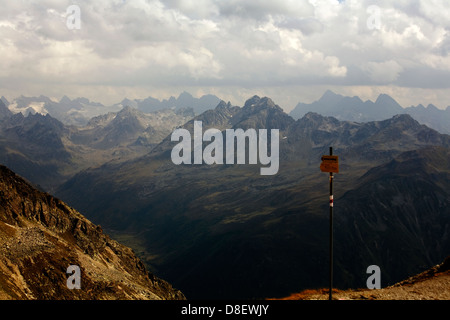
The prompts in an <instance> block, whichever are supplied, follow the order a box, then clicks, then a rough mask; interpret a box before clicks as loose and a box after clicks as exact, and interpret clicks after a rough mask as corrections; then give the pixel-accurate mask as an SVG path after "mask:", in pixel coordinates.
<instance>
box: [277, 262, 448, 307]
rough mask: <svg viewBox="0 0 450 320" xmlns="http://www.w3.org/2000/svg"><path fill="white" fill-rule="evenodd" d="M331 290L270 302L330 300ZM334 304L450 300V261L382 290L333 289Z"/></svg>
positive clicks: (301, 294)
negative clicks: (342, 302)
mask: <svg viewBox="0 0 450 320" xmlns="http://www.w3.org/2000/svg"><path fill="white" fill-rule="evenodd" d="M328 292H329V289H328V288H327V289H307V290H303V291H301V292H299V293H293V294H291V295H290V296H288V297H284V298H281V299H270V300H328V298H329V297H328ZM332 296H333V300H450V257H447V258H446V259H445V261H444V262H443V263H441V264H439V265H437V266H434V267H432V268H431V269H429V270H427V271H424V272H422V273H420V274H417V275H415V276H413V277H410V278H408V279H406V280H403V281H401V282H399V283H396V284H394V285H392V286H389V287H386V288H382V289H372V290H371V289H349V290H339V289H333V295H332Z"/></svg>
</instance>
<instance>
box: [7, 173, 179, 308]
mask: <svg viewBox="0 0 450 320" xmlns="http://www.w3.org/2000/svg"><path fill="white" fill-rule="evenodd" d="M70 265H77V266H79V268H80V270H81V277H80V280H81V288H80V289H69V288H68V287H67V279H68V277H69V274H67V273H66V272H67V268H68V267H69V266H70ZM0 299H2V300H4V299H20V300H22V299H39V300H41V299H51V300H53V299H76V300H78V299H83V300H88V299H152V300H161V299H163V300H166V299H184V295H183V294H182V293H181V292H180V291H178V290H176V289H174V288H172V286H171V285H170V284H169V283H167V282H166V281H164V280H162V279H159V278H158V277H156V276H155V275H153V274H151V273H149V272H147V270H146V268H145V267H144V264H143V263H142V262H141V261H140V260H139V259H138V258H137V257H136V256H135V254H134V252H133V251H132V250H131V249H130V248H128V247H125V246H123V245H121V244H119V243H118V242H116V241H114V240H112V239H110V238H109V236H107V235H106V234H104V233H103V232H102V229H101V227H100V226H97V225H94V224H93V223H91V222H90V221H89V220H87V219H86V218H85V217H84V216H82V215H81V214H80V213H79V212H77V211H75V210H74V209H72V208H70V207H69V206H67V205H66V204H65V203H63V202H62V201H60V200H58V199H56V198H54V197H52V196H51V195H49V194H47V193H42V192H39V191H37V190H36V189H34V188H33V187H32V186H31V185H30V184H28V183H27V182H26V181H25V180H23V179H22V178H21V177H19V176H17V175H16V174H15V173H14V172H12V171H10V170H9V169H8V168H6V167H4V166H0Z"/></svg>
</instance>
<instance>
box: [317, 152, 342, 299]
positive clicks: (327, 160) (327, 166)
mask: <svg viewBox="0 0 450 320" xmlns="http://www.w3.org/2000/svg"><path fill="white" fill-rule="evenodd" d="M320 171H322V172H329V173H330V291H329V294H328V299H329V300H331V299H332V297H333V294H332V290H333V178H334V176H333V173H338V172H339V158H338V156H333V147H330V155H329V156H322V163H321V164H320Z"/></svg>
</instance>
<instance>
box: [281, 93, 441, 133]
mask: <svg viewBox="0 0 450 320" xmlns="http://www.w3.org/2000/svg"><path fill="white" fill-rule="evenodd" d="M308 112H316V113H319V114H321V115H324V116H332V117H335V118H336V119H338V120H348V121H357V122H367V121H378V120H384V119H387V118H390V117H392V116H394V115H397V114H409V115H411V116H412V117H413V118H414V119H415V120H417V121H418V122H420V123H422V124H425V125H427V126H428V127H430V128H433V129H435V130H437V131H439V132H441V133H445V134H450V106H448V107H447V109H445V110H441V109H438V108H437V107H436V106H434V105H433V104H429V105H428V106H427V107H424V106H423V105H422V104H419V105H417V106H410V107H407V108H403V107H402V106H400V105H399V104H398V103H397V102H396V101H395V100H394V99H393V98H392V97H390V96H389V95H387V94H380V95H379V96H378V98H377V99H376V101H375V102H373V101H370V100H367V101H363V100H361V98H359V97H357V96H354V97H348V96H342V95H340V94H336V93H334V92H332V91H331V90H327V91H326V92H325V93H324V94H323V96H322V97H321V98H320V99H319V100H317V101H314V102H312V103H301V102H300V103H298V104H297V105H296V106H295V108H294V109H293V110H292V111H291V112H290V113H289V115H290V116H292V117H293V118H294V119H299V118H301V117H303V116H304V115H305V114H306V113H308Z"/></svg>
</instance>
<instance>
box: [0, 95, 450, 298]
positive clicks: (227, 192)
mask: <svg viewBox="0 0 450 320" xmlns="http://www.w3.org/2000/svg"><path fill="white" fill-rule="evenodd" d="M189 96H190V95H188V94H181V95H180V97H179V98H178V99H176V98H173V99H172V98H171V99H169V100H163V101H160V103H159V104H158V103H157V102H156V101H153V100H152V99H147V100H148V101H147V102H145V103H144V100H146V99H144V100H127V99H126V100H124V101H122V103H120V104H116V105H115V106H114V108H112V109H109V108H106V109H105V107H104V106H101V105H100V104H95V103H91V102H89V101H88V100H87V99H86V100H85V99H83V98H79V99H78V100H77V99H75V100H77V101H78V102H79V103H80V104H81V107H79V109H76V108H75V107H73V108H72V107H70V108H66V111H64V112H65V114H66V115H69V114H71V115H73V114H74V110H78V111H79V112H80V114H84V116H83V117H82V121H81V120H80V121H78V122H77V125H73V124H74V122H71V121H72V120H66V122H64V121H61V119H63V118H62V117H61V118H59V119H58V118H57V117H56V115H55V113H54V112H53V113H52V112H51V110H52V109H51V107H50V106H51V105H52V100H51V99H49V101H50V102H49V101H48V100H46V98H45V97H43V96H41V97H40V98H39V99H40V101H41V102H39V103H38V102H36V101H35V100H36V99H34V98H33V99H31V98H30V99H29V100H27V99H25V98H23V99H22V100H20V99H19V101H14V102H13V103H12V104H11V103H9V102H8V101H7V100H6V99H5V98H4V97H2V99H1V100H0V163H2V164H5V165H7V166H8V167H10V168H11V169H13V171H15V172H17V173H18V174H20V175H21V176H23V177H25V178H26V179H27V180H29V181H30V182H31V183H32V184H34V185H35V186H37V187H38V188H40V189H41V190H44V191H47V192H50V193H52V194H55V195H56V196H57V197H58V198H60V199H62V200H63V201H64V202H65V203H68V204H69V205H70V206H72V207H74V208H76V209H77V210H78V211H80V212H83V214H84V215H86V217H87V218H88V219H89V220H90V221H92V222H93V223H96V224H98V225H101V227H102V228H103V230H105V232H106V233H107V234H109V235H110V236H111V237H112V238H114V239H115V240H117V241H119V242H120V243H123V244H125V245H127V246H128V247H131V248H133V250H135V252H136V255H137V256H138V257H139V258H140V259H141V260H142V261H143V263H144V264H145V266H146V268H148V270H150V271H151V272H152V273H154V274H157V275H158V276H160V277H162V278H164V279H166V280H167V281H169V283H171V284H173V285H174V286H175V287H177V288H180V289H181V291H182V292H183V293H184V294H186V296H187V297H188V298H208V299H209V298H234V299H236V298H245V299H248V298H264V297H274V296H280V297H281V296H286V295H287V294H289V293H291V292H298V291H299V290H301V289H304V288H311V287H324V286H326V285H327V274H328V257H327V254H328V210H327V208H328V176H327V174H324V173H322V172H320V170H319V164H320V158H321V156H322V155H323V154H327V153H328V150H329V147H330V146H332V147H333V149H334V153H335V154H336V155H339V163H340V172H339V173H338V174H336V176H335V180H334V181H335V195H334V199H335V217H336V218H335V219H336V221H335V224H336V230H335V237H336V238H335V239H336V241H335V248H336V249H335V250H336V253H335V259H336V261H335V266H336V271H335V281H336V286H339V287H342V288H351V287H361V286H364V285H365V280H366V278H367V274H366V273H365V271H366V268H367V266H368V265H372V264H377V265H379V266H380V267H381V269H382V272H383V274H382V279H384V280H383V281H385V283H384V284H391V283H394V282H396V281H399V280H402V279H404V278H406V277H408V276H410V275H411V274H415V273H417V272H420V271H422V270H425V268H427V267H429V266H431V265H434V264H436V263H437V262H439V261H441V260H442V259H443V258H444V257H445V256H447V255H448V254H449V250H450V248H449V243H450V239H449V234H450V233H449V224H450V222H449V218H448V217H449V216H450V215H449V207H450V194H449V191H448V190H450V188H449V187H450V186H449V185H448V181H450V179H448V178H449V176H448V175H449V172H450V169H449V167H448V165H449V163H450V161H448V160H449V159H450V154H449V149H450V136H449V135H446V134H442V133H440V132H438V131H436V130H434V129H431V128H430V127H429V126H426V125H424V124H421V123H420V122H419V121H417V120H415V119H414V118H413V117H412V116H411V115H409V114H406V113H404V112H400V111H403V110H405V109H403V108H401V107H400V106H399V105H398V104H397V103H396V102H395V101H394V100H393V99H392V98H390V97H389V96H387V95H381V96H380V97H379V98H378V99H377V101H376V102H375V103H372V102H362V104H363V105H364V106H365V108H366V109H367V110H362V109H361V110H362V111H361V110H360V111H358V110H359V109H358V108H359V105H360V102H358V101H361V100H360V99H359V98H357V97H354V98H348V97H342V96H339V95H336V94H334V93H332V92H331V91H329V92H326V93H325V95H324V96H323V97H322V98H321V99H320V103H319V102H317V103H316V104H314V103H313V104H314V108H315V109H314V110H315V111H320V108H319V106H320V105H321V104H322V105H323V108H325V107H327V106H328V107H327V108H328V110H329V111H330V112H331V111H332V112H336V106H340V108H341V113H339V114H337V115H336V116H330V115H324V114H319V113H317V112H306V113H305V114H304V115H302V116H301V117H299V118H293V117H292V116H290V115H288V114H286V113H285V112H284V111H283V109H282V108H281V107H280V106H278V105H277V104H275V103H274V101H272V100H271V99H270V98H268V97H259V96H253V97H251V98H250V99H248V100H247V101H246V102H245V103H244V104H243V106H235V105H232V104H231V103H226V102H224V101H219V102H218V103H217V104H216V106H215V107H214V108H212V107H211V108H206V107H205V111H203V112H201V113H198V112H196V111H195V110H194V107H193V106H192V105H189V103H188V101H189V100H191V101H194V102H192V103H194V104H195V103H197V102H198V103H199V100H202V99H201V98H200V99H197V100H195V98H193V99H194V100H192V99H190V98H189ZM191 97H192V96H191ZM209 98H211V101H213V100H214V99H213V98H214V97H209V96H208V97H207V98H204V99H203V100H202V101H207V100H208V99H209ZM358 99H359V100H358ZM75 100H73V101H72V100H70V99H69V98H67V97H66V98H63V99H61V101H62V102H64V103H67V105H69V104H70V103H74V101H75ZM30 101H35V102H33V103H31V102H30ZM61 101H60V102H58V103H61ZM152 101H153V102H152ZM169 101H170V103H169ZM208 101H209V100H208ZM338 101H340V102H338ZM151 102H152V103H153V104H152V103H151ZM178 102H180V104H177V103H178ZM353 102H355V103H354V104H352V103H353ZM53 103H55V102H53ZM209 103H212V102H209ZM89 104H93V105H94V108H93V109H92V110H90V109H89V108H88V107H87V106H88V105H89ZM313 104H311V105H313ZM55 105H56V103H55ZM311 105H310V106H309V107H311ZM161 106H162V109H159V108H160V107H161ZM352 106H353V107H352ZM355 106H356V107H355ZM30 107H32V109H29V108H30ZM183 107H191V108H183ZM95 108H97V109H95ZM352 108H353V109H352ZM377 108H379V110H383V112H381V111H380V112H378V115H377V113H376V112H374V111H375V110H373V109H377ZM157 109H159V110H157ZM306 109H308V108H306V107H305V110H306ZM418 109H420V108H418ZM424 109H426V111H427V112H428V110H434V109H432V108H431V109H430V108H429V107H428V108H424ZM19 110H20V111H21V112H19V113H15V114H14V112H12V111H19ZM26 110H28V111H26ZM38 110H40V111H42V112H43V113H45V115H43V114H41V113H40V112H36V111H38ZM45 110H47V111H48V112H47V113H46V112H45ZM61 110H64V109H61ZM67 110H72V111H70V112H68V111H67ZM86 110H90V111H92V112H94V110H97V111H98V114H91V113H89V115H93V117H90V118H89V119H88V117H86V116H85V115H86V113H83V112H85V111H86ZM352 110H353V111H352ZM368 110H369V111H370V112H372V115H371V116H379V118H377V119H376V120H370V117H369V114H370V112H369V111H368ZM393 110H394V111H393ZM448 110H449V109H447V110H438V112H437V113H436V114H439V115H440V117H441V118H444V116H443V115H442V114H441V112H443V113H445V112H447V111H448ZM97 111H95V112H97ZM150 111H151V112H150ZM363 111H364V112H363ZM22 112H24V113H25V115H24V114H23V113H22ZM64 112H62V113H64ZM321 112H322V113H326V112H328V111H327V109H326V108H325V109H323V110H322V111H321ZM385 112H386V113H387V112H391V113H390V115H389V116H387V117H385V118H384V117H383V114H385ZM351 116H353V117H355V118H353V119H350V120H345V119H343V118H346V117H351ZM358 117H359V118H358ZM364 117H365V118H364ZM80 119H81V118H80ZM194 121H202V124H203V130H207V129H208V128H216V129H219V130H221V131H223V130H226V129H239V128H242V129H244V130H245V129H250V128H254V129H278V130H279V132H280V141H279V142H280V149H279V150H280V152H279V155H280V168H279V171H278V173H277V174H276V175H274V176H261V175H260V171H259V170H260V165H248V164H246V165H218V164H215V165H206V164H203V165H178V166H177V165H175V164H173V162H172V161H171V150H172V149H173V147H174V146H175V144H176V142H173V141H171V138H170V134H171V132H172V131H173V130H174V129H175V128H184V129H187V130H188V131H190V133H191V135H192V133H193V127H194V125H193V124H194ZM70 123H72V124H70Z"/></svg>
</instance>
